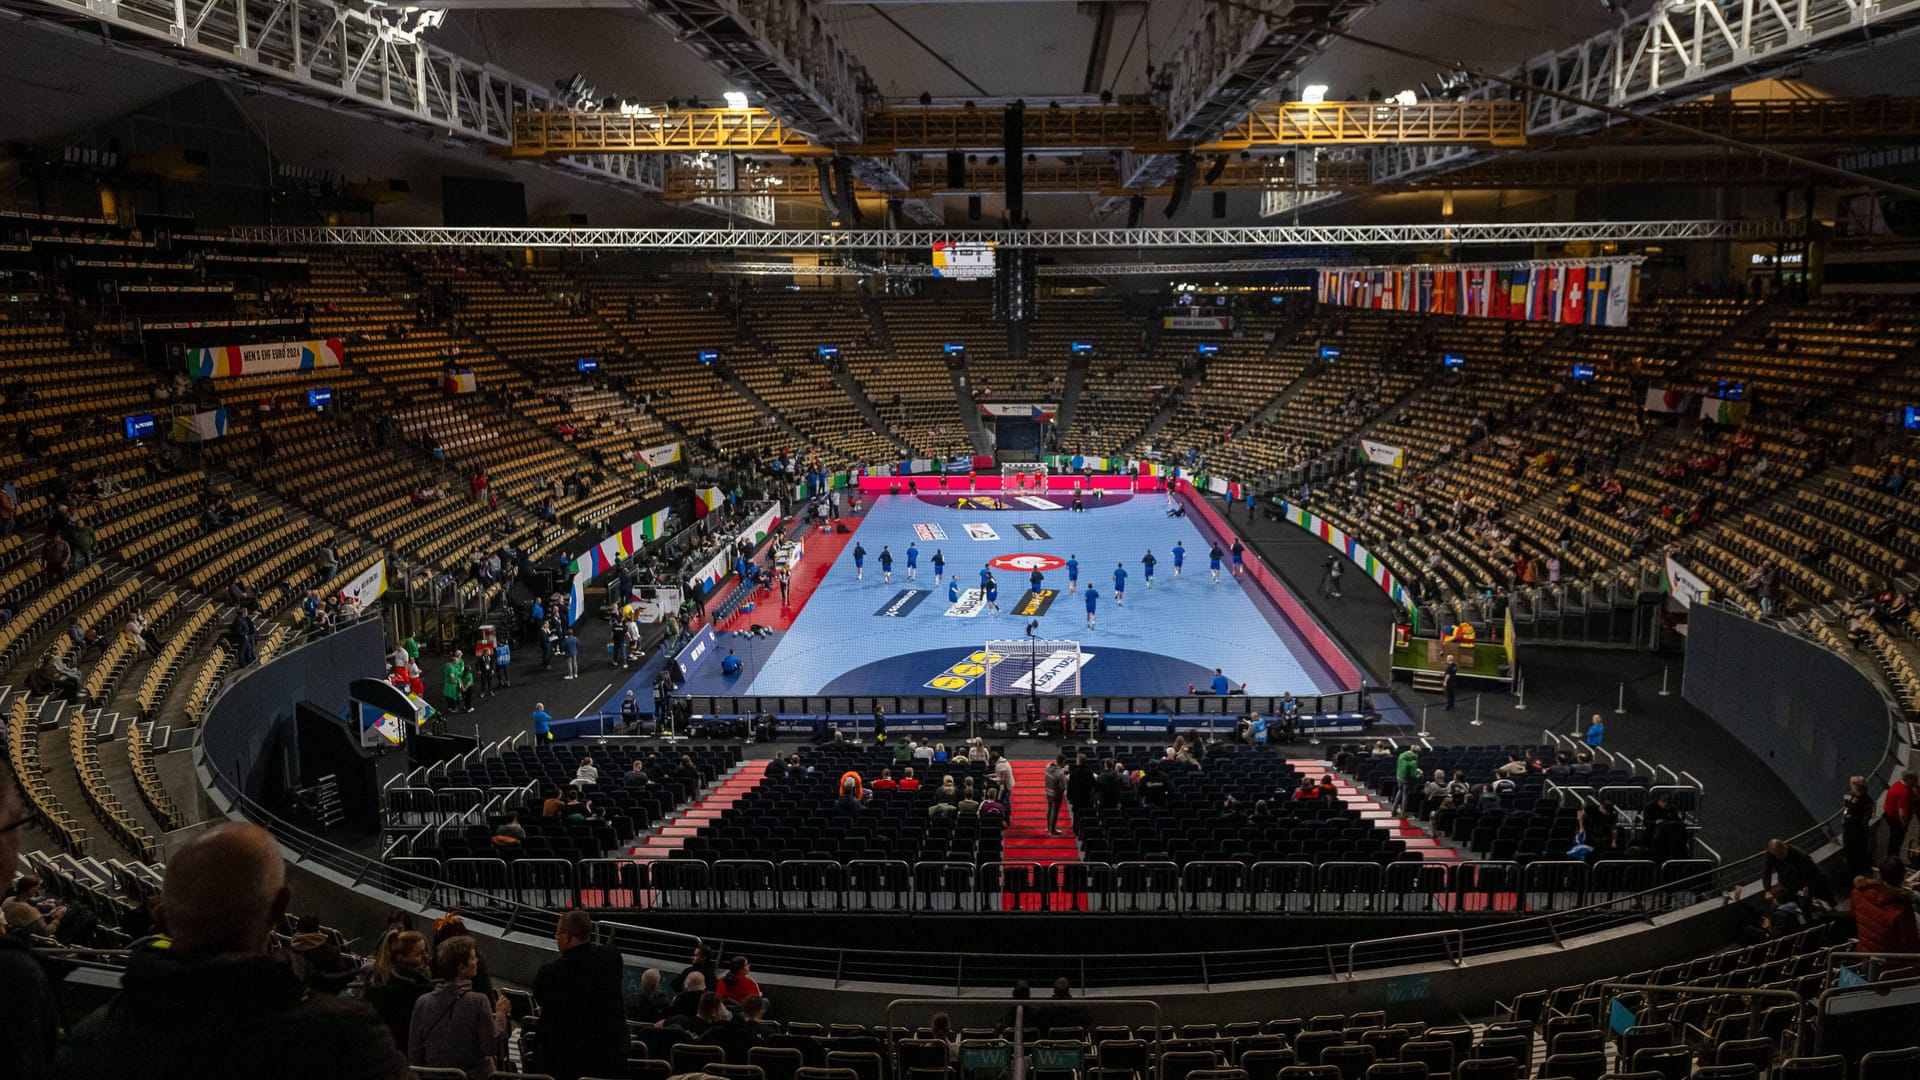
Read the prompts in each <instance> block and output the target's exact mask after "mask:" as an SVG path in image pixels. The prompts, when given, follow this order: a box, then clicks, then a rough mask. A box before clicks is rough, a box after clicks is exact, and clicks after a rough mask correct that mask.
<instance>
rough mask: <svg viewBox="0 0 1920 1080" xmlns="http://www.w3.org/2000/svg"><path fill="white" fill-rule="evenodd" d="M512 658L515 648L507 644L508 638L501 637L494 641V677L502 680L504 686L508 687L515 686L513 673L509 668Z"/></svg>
mask: <svg viewBox="0 0 1920 1080" xmlns="http://www.w3.org/2000/svg"><path fill="white" fill-rule="evenodd" d="M512 659H513V649H512V647H511V646H509V645H508V644H507V639H506V638H500V639H498V640H497V641H495V642H494V643H493V667H494V677H495V678H497V679H498V680H499V681H500V685H501V686H502V687H505V688H507V689H512V687H513V673H512V672H511V671H510V670H509V669H508V668H507V662H508V661H510V660H512Z"/></svg>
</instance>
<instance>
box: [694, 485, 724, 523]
mask: <svg viewBox="0 0 1920 1080" xmlns="http://www.w3.org/2000/svg"><path fill="white" fill-rule="evenodd" d="M725 501H726V495H725V494H724V493H723V492H721V490H720V489H719V488H717V487H709V488H700V489H699V490H697V491H695V492H694V493H693V516H694V517H695V518H696V519H697V518H703V517H706V516H707V515H708V514H711V513H713V512H714V511H715V510H718V509H720V504H721V503H723V502H725Z"/></svg>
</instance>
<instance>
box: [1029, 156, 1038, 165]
mask: <svg viewBox="0 0 1920 1080" xmlns="http://www.w3.org/2000/svg"><path fill="white" fill-rule="evenodd" d="M1039 163H1040V155H1039V154H1028V155H1027V164H1029V165H1038V164H1039Z"/></svg>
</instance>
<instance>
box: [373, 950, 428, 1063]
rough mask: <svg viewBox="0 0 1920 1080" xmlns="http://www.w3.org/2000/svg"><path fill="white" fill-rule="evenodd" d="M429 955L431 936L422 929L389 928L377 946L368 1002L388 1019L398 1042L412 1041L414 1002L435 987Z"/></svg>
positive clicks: (395, 1042) (395, 1040)
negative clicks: (428, 943)
mask: <svg viewBox="0 0 1920 1080" xmlns="http://www.w3.org/2000/svg"><path fill="white" fill-rule="evenodd" d="M427 956H428V953H427V937H426V935H425V934H422V933H421V932H419V931H418V930H389V931H387V932H386V933H385V934H383V935H382V936H381V938H380V945H379V947H378V948H377V949H375V950H374V954H373V975H372V976H371V977H370V978H368V979H367V1004H369V1005H371V1006H373V1009H374V1011H375V1012H377V1013H379V1014H380V1018H381V1019H382V1020H385V1021H386V1022H387V1028H388V1030H390V1031H392V1032H393V1044H394V1045H395V1046H406V1045H408V1043H407V1040H408V1038H409V1034H410V1032H409V1029H410V1028H411V1027H412V1024H413V1004H414V1002H416V1001H418V1000H420V997H421V996H422V995H424V994H426V993H427V992H428V991H430V990H432V989H433V972H432V970H431V969H430V968H429V966H428V960H427Z"/></svg>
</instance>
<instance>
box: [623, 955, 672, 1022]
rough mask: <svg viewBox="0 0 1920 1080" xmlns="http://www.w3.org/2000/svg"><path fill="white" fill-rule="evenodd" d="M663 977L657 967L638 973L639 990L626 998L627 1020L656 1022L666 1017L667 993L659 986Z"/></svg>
mask: <svg viewBox="0 0 1920 1080" xmlns="http://www.w3.org/2000/svg"><path fill="white" fill-rule="evenodd" d="M663 978H664V976H663V975H662V973H661V971H660V969H659V968H648V969H647V970H645V971H643V972H641V973H640V991H639V992H638V993H636V994H632V995H629V996H628V998H627V1022H628V1023H630V1024H658V1023H659V1022H660V1021H662V1020H665V1019H666V1018H667V1001H668V998H667V994H666V991H665V990H662V989H661V988H660V983H661V980H662V979H663Z"/></svg>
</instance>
